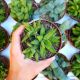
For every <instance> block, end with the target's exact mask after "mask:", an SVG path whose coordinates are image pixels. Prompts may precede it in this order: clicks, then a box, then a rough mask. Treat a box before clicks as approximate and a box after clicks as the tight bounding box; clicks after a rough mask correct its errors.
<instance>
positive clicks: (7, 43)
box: [0, 26, 9, 52]
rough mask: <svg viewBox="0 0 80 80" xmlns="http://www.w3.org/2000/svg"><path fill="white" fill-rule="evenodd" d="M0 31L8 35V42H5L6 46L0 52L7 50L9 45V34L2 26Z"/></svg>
mask: <svg viewBox="0 0 80 80" xmlns="http://www.w3.org/2000/svg"><path fill="white" fill-rule="evenodd" d="M0 29H1V30H3V31H4V33H5V35H6V42H5V46H3V47H2V48H1V49H0V52H1V51H3V50H5V49H6V48H7V47H8V45H9V33H8V32H7V31H6V30H5V29H4V28H3V27H2V26H0Z"/></svg>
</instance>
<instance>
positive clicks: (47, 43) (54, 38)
mask: <svg viewBox="0 0 80 80" xmlns="http://www.w3.org/2000/svg"><path fill="white" fill-rule="evenodd" d="M24 25H26V27H25V32H24V34H23V35H24V37H23V38H22V43H24V44H26V46H27V47H26V49H25V50H23V53H24V54H25V56H26V57H27V58H30V59H35V60H36V61H38V60H41V59H46V58H49V57H51V56H52V55H54V54H55V53H56V49H57V47H58V46H59V43H60V37H59V36H58V34H57V30H56V29H54V28H47V26H45V24H42V23H41V21H37V22H33V23H32V25H29V24H26V23H24ZM50 26H51V25H49V27H50Z"/></svg>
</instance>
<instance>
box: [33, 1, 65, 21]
mask: <svg viewBox="0 0 80 80" xmlns="http://www.w3.org/2000/svg"><path fill="white" fill-rule="evenodd" d="M44 2H47V1H44ZM65 3H66V1H65V0H61V1H58V0H50V1H48V2H47V3H46V4H44V5H43V6H40V8H38V9H37V10H36V11H35V12H34V16H36V15H39V17H41V18H43V19H47V20H53V21H57V20H58V19H59V18H61V17H62V16H63V15H64V13H65V8H66V5H65Z"/></svg>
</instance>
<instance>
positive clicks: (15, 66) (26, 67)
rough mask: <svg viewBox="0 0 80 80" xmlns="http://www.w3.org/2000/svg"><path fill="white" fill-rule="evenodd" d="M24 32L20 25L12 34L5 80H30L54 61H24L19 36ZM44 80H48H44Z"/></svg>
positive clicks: (51, 59)
mask: <svg viewBox="0 0 80 80" xmlns="http://www.w3.org/2000/svg"><path fill="white" fill-rule="evenodd" d="M23 30H24V25H21V26H20V27H19V28H18V29H17V30H16V31H15V32H14V33H13V34H12V42H11V49H10V69H9V74H8V77H7V80H32V79H33V78H34V77H35V76H36V75H38V74H39V73H40V72H41V71H42V70H44V69H45V68H47V67H48V66H49V65H50V64H51V62H52V61H53V60H54V59H55V57H52V58H50V59H46V60H42V61H40V62H35V61H32V60H30V59H24V54H22V51H21V46H20V35H21V34H22V32H23ZM44 80H48V79H47V78H44Z"/></svg>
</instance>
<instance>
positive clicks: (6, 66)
mask: <svg viewBox="0 0 80 80" xmlns="http://www.w3.org/2000/svg"><path fill="white" fill-rule="evenodd" d="M0 62H2V63H3V64H4V66H5V69H7V70H8V71H9V66H10V62H9V59H8V58H7V57H5V56H2V55H0ZM8 71H7V73H6V74H7V75H8ZM7 75H6V76H5V77H4V78H6V77H7Z"/></svg>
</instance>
